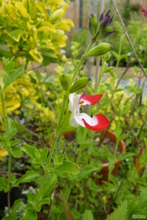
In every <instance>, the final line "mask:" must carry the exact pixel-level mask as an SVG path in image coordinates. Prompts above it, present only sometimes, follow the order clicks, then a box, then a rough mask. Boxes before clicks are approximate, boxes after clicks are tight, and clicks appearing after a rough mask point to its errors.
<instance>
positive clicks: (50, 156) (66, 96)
mask: <svg viewBox="0 0 147 220" xmlns="http://www.w3.org/2000/svg"><path fill="white" fill-rule="evenodd" d="M94 43H95V41H93V40H92V41H91V43H90V44H89V46H88V47H87V49H86V51H85V53H84V55H83V56H82V57H81V60H80V62H79V64H78V66H77V68H76V69H75V71H74V73H73V76H72V79H71V81H70V84H69V89H68V90H67V91H66V92H65V96H64V100H63V104H62V108H61V113H60V116H59V122H58V125H57V129H56V131H55V136H54V140H53V143H52V146H51V150H50V153H49V156H48V163H50V162H51V158H52V155H53V151H54V148H55V145H56V142H57V139H58V136H59V132H60V126H61V122H62V119H63V115H64V111H65V108H66V106H67V100H68V96H69V90H70V88H71V86H72V84H73V82H74V80H75V78H76V75H77V73H78V71H79V69H80V68H81V66H82V63H83V62H84V60H85V59H86V55H87V53H88V52H89V50H90V49H91V47H92V46H93V44H94Z"/></svg>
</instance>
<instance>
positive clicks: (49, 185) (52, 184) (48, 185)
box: [41, 175, 57, 197]
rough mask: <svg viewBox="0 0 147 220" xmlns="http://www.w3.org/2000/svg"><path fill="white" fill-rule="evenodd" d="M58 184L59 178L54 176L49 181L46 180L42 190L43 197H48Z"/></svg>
mask: <svg viewBox="0 0 147 220" xmlns="http://www.w3.org/2000/svg"><path fill="white" fill-rule="evenodd" d="M56 183H57V176H56V175H53V176H52V177H51V178H50V179H49V180H48V179H46V181H45V183H44V184H43V188H42V193H41V194H42V197H46V196H48V195H49V194H50V193H51V191H52V189H53V188H54V187H55V185H56Z"/></svg>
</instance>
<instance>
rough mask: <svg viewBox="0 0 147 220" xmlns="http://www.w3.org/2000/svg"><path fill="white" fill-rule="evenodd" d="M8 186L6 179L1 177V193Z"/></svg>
mask: <svg viewBox="0 0 147 220" xmlns="http://www.w3.org/2000/svg"><path fill="white" fill-rule="evenodd" d="M6 186H8V180H7V179H6V178H5V177H0V191H2V190H3V189H4V188H5V187H6Z"/></svg>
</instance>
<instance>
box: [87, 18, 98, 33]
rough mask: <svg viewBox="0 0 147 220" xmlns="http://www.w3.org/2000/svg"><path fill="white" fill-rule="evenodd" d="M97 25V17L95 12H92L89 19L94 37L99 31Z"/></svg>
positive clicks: (90, 29)
mask: <svg viewBox="0 0 147 220" xmlns="http://www.w3.org/2000/svg"><path fill="white" fill-rule="evenodd" d="M97 26H98V22H97V19H96V18H95V16H94V15H93V14H91V17H90V19H89V31H90V34H91V36H92V37H94V36H95V35H96V33H97Z"/></svg>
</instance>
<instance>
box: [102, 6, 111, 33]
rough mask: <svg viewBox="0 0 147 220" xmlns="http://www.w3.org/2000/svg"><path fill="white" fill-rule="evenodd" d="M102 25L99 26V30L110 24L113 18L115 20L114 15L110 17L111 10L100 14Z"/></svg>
mask: <svg viewBox="0 0 147 220" xmlns="http://www.w3.org/2000/svg"><path fill="white" fill-rule="evenodd" d="M99 20H100V27H99V31H102V30H104V29H105V28H106V27H107V26H108V25H109V24H111V22H112V20H113V16H112V17H110V10H109V11H108V12H107V13H106V14H105V15H104V14H103V13H102V15H100V18H99Z"/></svg>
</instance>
